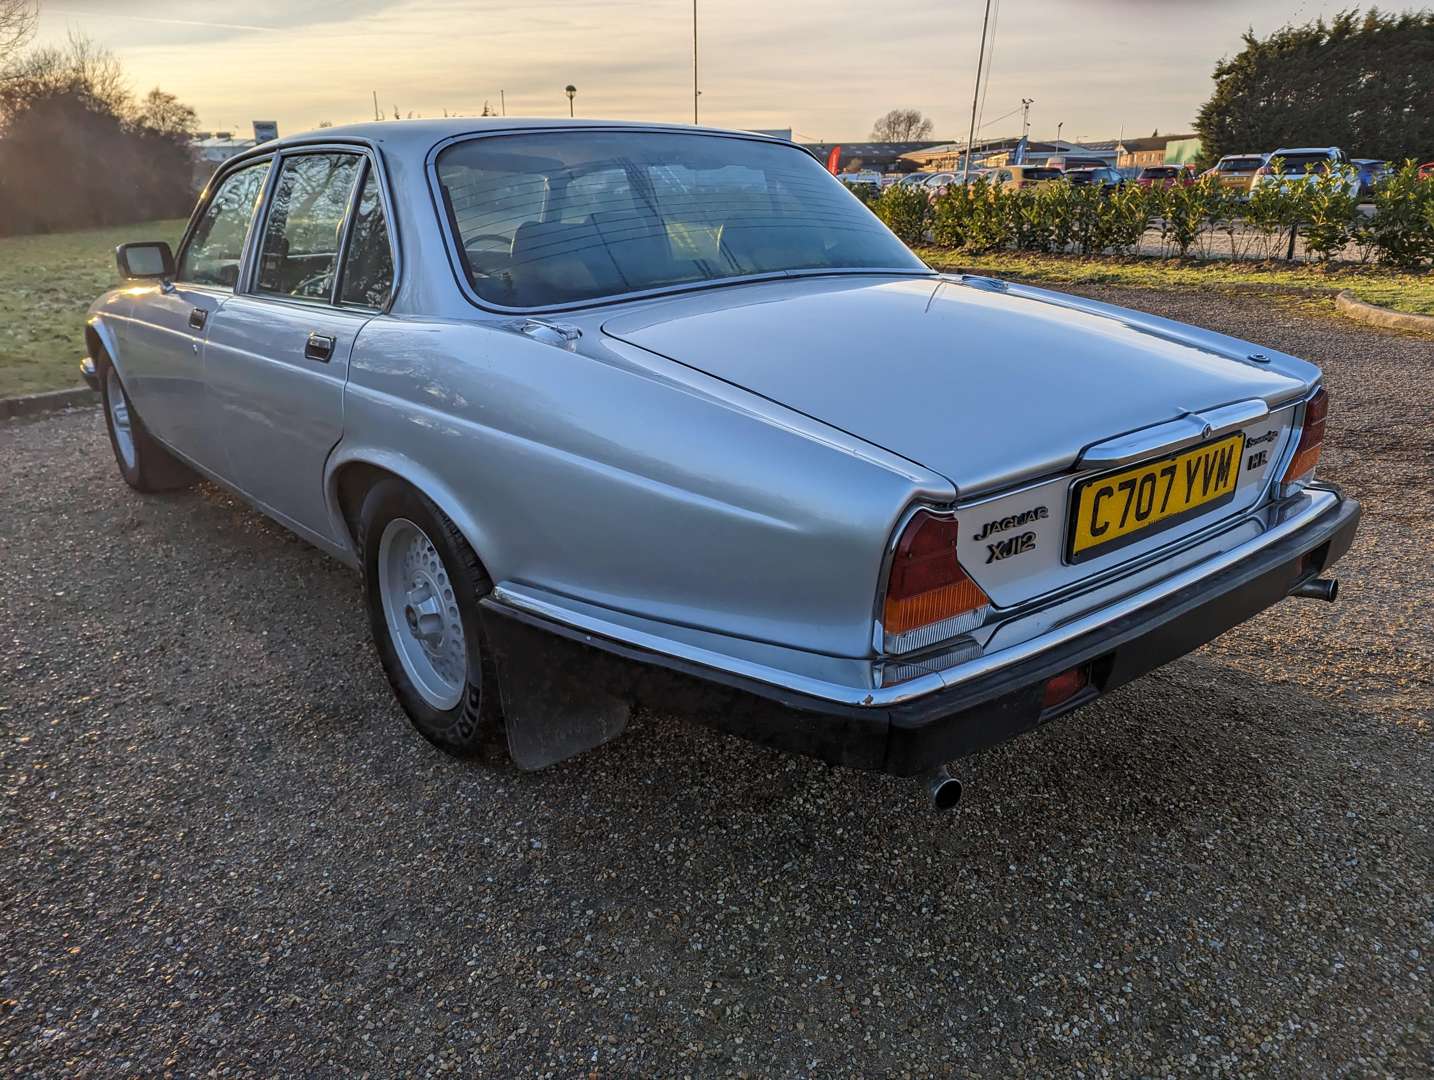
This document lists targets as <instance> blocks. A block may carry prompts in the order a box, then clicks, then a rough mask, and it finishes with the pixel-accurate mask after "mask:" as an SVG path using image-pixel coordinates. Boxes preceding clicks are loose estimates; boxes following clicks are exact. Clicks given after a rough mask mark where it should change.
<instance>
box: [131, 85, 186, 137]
mask: <svg viewBox="0 0 1434 1080" xmlns="http://www.w3.org/2000/svg"><path fill="white" fill-rule="evenodd" d="M134 123H135V124H137V125H138V126H139V127H142V128H145V129H146V130H148V131H152V132H154V133H155V134H156V135H163V136H165V137H166V138H171V139H188V138H189V137H190V136H192V135H193V134H194V132H195V131H196V130H197V129H198V127H199V116H198V115H197V114H196V113H195V111H194V109H193V108H192V107H190V106H188V105H186V104H184V102H182V101H180V100H179V99H178V98H177V97H175V96H174V95H173V94H167V93H165V92H164V91H163V90H161V89H160V88H159V87H157V86H156V87H155V88H154V89H153V90H151V91H150V92H149V93H148V94H146V95H145V96H144V99H143V100H142V101H141V102H140V103H139V108H137V109H136V110H135V112H134Z"/></svg>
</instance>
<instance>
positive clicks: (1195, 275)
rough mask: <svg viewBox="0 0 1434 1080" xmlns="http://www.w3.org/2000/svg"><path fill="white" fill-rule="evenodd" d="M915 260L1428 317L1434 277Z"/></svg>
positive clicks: (1061, 258)
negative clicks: (1343, 300)
mask: <svg viewBox="0 0 1434 1080" xmlns="http://www.w3.org/2000/svg"><path fill="white" fill-rule="evenodd" d="M917 254H918V255H920V256H921V257H922V258H923V259H925V260H926V261H927V263H929V264H930V265H931V266H934V267H936V268H937V269H940V270H969V271H971V272H972V273H978V274H999V275H1000V276H1002V277H1009V278H1018V279H1021V280H1024V281H1029V282H1032V283H1033V284H1042V285H1119V286H1125V287H1127V288H1132V289H1189V288H1213V289H1232V288H1233V289H1241V288H1246V289H1248V288H1257V289H1263V290H1270V291H1280V292H1290V293H1306V294H1308V293H1311V292H1315V293H1328V294H1329V295H1331V296H1333V295H1334V294H1335V293H1337V292H1339V291H1340V290H1342V289H1347V290H1348V291H1349V292H1350V293H1352V294H1353V295H1355V296H1357V297H1358V298H1359V299H1361V300H1364V301H1366V302H1368V303H1371V304H1379V305H1380V306H1381V307H1389V308H1395V309H1396V310H1399V311H1413V312H1416V313H1418V314H1421V315H1434V274H1400V273H1396V272H1394V271H1392V270H1385V269H1381V268H1378V267H1369V266H1340V267H1335V268H1332V269H1329V270H1325V269H1322V268H1320V267H1317V266H1307V265H1301V264H1295V265H1280V264H1275V265H1273V266H1270V265H1267V264H1257V263H1231V262H1202V263H1180V262H1174V261H1166V260H1163V259H1149V258H1126V259H1115V258H1098V259H1086V258H1081V257H1080V256H1076V255H1034V254H1030V253H1026V252H1021V253H1016V252H1006V253H1003V254H999V255H963V254H961V253H960V252H954V251H946V250H943V249H941V248H921V249H918V251H917Z"/></svg>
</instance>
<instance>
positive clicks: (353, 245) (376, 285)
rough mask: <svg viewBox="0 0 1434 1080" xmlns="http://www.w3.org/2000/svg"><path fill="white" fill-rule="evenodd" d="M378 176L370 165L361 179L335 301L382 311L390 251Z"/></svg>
mask: <svg viewBox="0 0 1434 1080" xmlns="http://www.w3.org/2000/svg"><path fill="white" fill-rule="evenodd" d="M378 183H379V181H378V175H377V174H376V173H375V172H374V170H373V167H372V166H370V167H369V170H368V175H367V177H366V178H365V179H364V183H363V194H362V195H360V196H359V202H358V210H357V212H356V213H355V214H354V224H353V232H352V233H350V234H349V246H348V253H347V254H346V255H345V256H344V275H343V283H342V285H341V288H340V294H339V301H340V302H341V303H344V304H354V305H357V306H358V307H369V308H382V307H386V306H387V305H388V297H389V293H390V292H392V291H393V249H392V248H391V247H390V246H389V242H388V219H387V218H386V217H385V216H384V212H383V199H382V198H381V197H380V196H379V189H378Z"/></svg>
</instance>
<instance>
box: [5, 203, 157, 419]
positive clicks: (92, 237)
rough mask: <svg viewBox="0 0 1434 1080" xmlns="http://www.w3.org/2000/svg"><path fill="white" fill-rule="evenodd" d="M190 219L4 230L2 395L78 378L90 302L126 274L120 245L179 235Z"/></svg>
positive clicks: (71, 383)
mask: <svg viewBox="0 0 1434 1080" xmlns="http://www.w3.org/2000/svg"><path fill="white" fill-rule="evenodd" d="M183 231H184V222H183V221H182V220H175V221H151V222H147V223H142V224H139V225H122V226H120V227H118V228H114V229H93V230H90V231H87V232H72V233H57V234H54V235H51V236H16V237H6V238H0V397H9V396H11V395H13V394H30V393H35V392H36V391H39V390H58V389H61V388H63V387H67V386H78V385H80V384H81V380H80V368H79V364H80V358H81V357H82V356H84V352H85V310H86V309H87V308H88V307H89V306H90V303H91V302H92V301H93V300H94V299H95V297H97V296H99V295H100V293H102V292H104V291H105V290H106V289H108V288H109V287H110V286H112V285H114V284H116V283H117V282H118V281H119V275H118V274H116V272H115V258H114V249H115V247H116V246H117V245H118V244H122V243H124V242H125V241H128V240H168V241H169V243H170V244H171V245H176V244H178V242H179V236H180V233H181V232H183Z"/></svg>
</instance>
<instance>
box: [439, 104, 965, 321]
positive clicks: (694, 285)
mask: <svg viewBox="0 0 1434 1080" xmlns="http://www.w3.org/2000/svg"><path fill="white" fill-rule="evenodd" d="M556 131H581V132H584V133H587V132H611V131H618V132H623V131H625V132H633V133H657V134H664V135H700V136H702V137H704V138H714V139H737V140H741V141H744V142H756V143H764V144H767V145H777V146H785V147H788V148H790V149H792V150H796V151H797V152H799V153H803V154H806V155H807V156H808V157H809V158H812V159H813V160H815V155H813V154H812V153H811V152H810V151H808V150H807V149H806V148H804V147H801V146H798V145H797V144H796V143H792V142H788V141H786V140H785V139H774V138H772V137H771V136H769V135H758V134H757V133H756V132H751V133H745V132H740V131H712V130H707V129H703V128H696V129H694V128H691V127H680V126H676V125H658V124H641V125H629V124H584V125H582V126H581V127H573V128H566V127H512V128H503V129H502V130H500V131H471V132H464V133H462V134H458V135H450V136H448V137H447V138H445V139H442V140H440V141H439V142H437V143H434V145H433V146H431V147H429V150H428V154H427V155H426V157H425V158H424V171H425V172H426V173H427V175H428V195H429V199H430V200H431V201H432V203H433V212H434V215H435V216H436V218H437V221H438V227H439V231H440V232H441V233H442V235H443V250H444V252H445V253H446V254H447V256H448V266H449V269H450V270H451V271H452V273H453V280H454V281H455V282H456V283H457V285H458V289H459V291H460V292H461V293H462V294H463V298H464V299H465V300H467V301H468V302H469V303H470V304H472V305H473V306H474V307H476V308H478V309H479V310H480V311H485V312H489V313H492V314H495V315H545V314H555V313H559V312H567V311H583V310H588V309H591V308H601V307H609V306H611V305H613V304H625V303H628V302H629V301H638V300H648V299H652V298H655V297H662V296H675V295H680V294H683V293H690V292H697V291H699V290H704V289H717V288H723V287H725V286H728V285H745V284H750V283H752V282H760V281H791V280H795V279H801V278H813V277H835V276H846V275H862V274H865V275H868V276H871V275H878V276H883V277H923V278H924V277H938V276H940V275H939V272H938V271H936V270H933V269H932V268H931V267H929V266H927V265H926V264H925V263H924V262H922V260H921V259H920V257H919V256H918V255H916V253H915V252H913V251H911V249H910V248H909V247H907V248H906V250H907V251H908V252H910V253H911V256H912V258H914V259H916V261H917V262H918V263H921V265H920V267H910V266H904V267H881V266H869V267H867V266H863V267H831V268H828V269H824V270H776V271H769V272H765V273H760V274H740V275H736V276H734V277H724V278H715V279H710V280H704V281H688V282H681V283H678V284H674V285H663V286H659V287H658V288H655V289H642V290H638V291H634V292H623V293H613V294H611V295H609V296H600V297H593V298H591V299H587V300H575V301H571V302H568V303H561V304H542V305H539V306H534V307H513V306H509V305H506V304H497V303H494V302H493V301H491V300H485V299H483V298H482V297H481V296H479V295H478V290H477V289H475V288H474V287H473V282H472V281H470V280H469V278H468V275H467V273H466V272H465V271H464V268H463V266H464V260H463V256H462V254H461V253H460V252H459V250H458V246H459V244H458V241H459V235H458V228H457V222H456V221H454V220H453V214H452V206H451V204H450V201H449V199H448V196H447V192H446V191H445V190H444V187H443V184H442V182H441V181H440V180H439V179H438V158H439V155H440V154H442V153H443V151H445V150H447V149H448V148H449V147H451V146H453V145H455V144H457V143H460V142H473V141H476V140H479V139H502V138H507V137H510V136H513V135H531V134H552V133H553V132H556ZM847 194H848V196H849V197H850V198H851V199H852V200H853V201H856V202H857V204H858V205H860V200H858V199H857V198H856V196H855V195H852V194H851V193H850V192H847ZM884 227H885V226H883V228H884ZM888 231H889V230H888ZM893 235H894V234H893ZM897 243H901V241H900V240H897ZM902 247H906V245H905V244H902Z"/></svg>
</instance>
